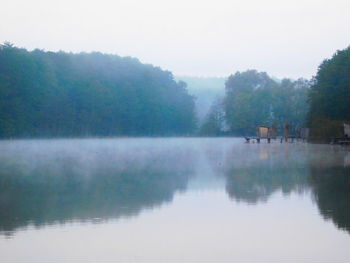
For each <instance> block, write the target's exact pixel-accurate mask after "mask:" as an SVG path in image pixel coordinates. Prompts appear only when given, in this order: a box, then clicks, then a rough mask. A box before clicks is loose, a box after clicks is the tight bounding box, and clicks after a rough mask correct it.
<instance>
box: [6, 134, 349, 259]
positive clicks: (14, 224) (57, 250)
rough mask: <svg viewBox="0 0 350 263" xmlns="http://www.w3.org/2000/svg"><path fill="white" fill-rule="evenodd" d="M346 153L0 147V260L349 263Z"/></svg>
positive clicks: (95, 145) (34, 144)
mask: <svg viewBox="0 0 350 263" xmlns="http://www.w3.org/2000/svg"><path fill="white" fill-rule="evenodd" d="M349 251H350V151H349V149H347V148H342V147H339V146H330V145H313V144H306V143H301V142H299V143H283V144H281V143H279V142H273V143H271V144H267V143H261V144H254V143H251V144H246V143H244V141H243V139H238V138H120V139H57V140H9V141H1V142H0V262H2V263H17V262H26V263H27V262H29V263H32V262H33V263H34V262H35V263H38V262H54V263H55V262H60V263H61V262H75V263H79V262H84V263H87V262H102V263H104V262H108V263H109V262H145V263H164V262H167V263H169V262H170V263H172V262H174V263H175V262H191V263H192V262H193V263H198V262H201V263H203V262H208V263H209V262H218V263H221V262H243V263H246V262H247V263H255V262H259V263H261V262H268V263H275V262H276V263H277V262H278V263H280V262H284V263H286V262H291V263H292V262H293V263H295V262H298V263H302V262H305V263H306V262H308V263H309V262H317V263H322V262H324V263H326V262H327V263H329V262H337V263H348V262H349V260H350V253H349Z"/></svg>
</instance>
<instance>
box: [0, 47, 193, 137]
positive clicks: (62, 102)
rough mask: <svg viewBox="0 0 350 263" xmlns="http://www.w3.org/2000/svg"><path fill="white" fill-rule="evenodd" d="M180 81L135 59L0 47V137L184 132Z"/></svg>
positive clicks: (186, 99) (187, 104) (189, 125)
mask: <svg viewBox="0 0 350 263" xmlns="http://www.w3.org/2000/svg"><path fill="white" fill-rule="evenodd" d="M195 125H196V117H195V102H194V98H193V97H192V96H190V95H189V94H188V92H187V90H186V84H185V83H184V82H181V81H179V82H176V81H175V80H174V77H173V75H172V74H171V73H170V72H168V71H163V70H161V69H160V68H158V67H154V66H152V65H145V64H142V63H140V62H139V61H138V60H137V59H135V58H130V57H119V56H116V55H106V54H102V53H98V52H94V53H79V54H72V53H65V52H45V51H42V50H34V51H30V52H29V51H27V50H25V49H21V48H17V47H14V46H13V45H11V44H8V43H5V44H3V45H0V137H1V138H11V137H17V138H18V137H71V136H115V135H121V136H123V135H132V136H141V135H142V136H153V135H186V134H189V133H191V132H192V131H193V129H194V128H195Z"/></svg>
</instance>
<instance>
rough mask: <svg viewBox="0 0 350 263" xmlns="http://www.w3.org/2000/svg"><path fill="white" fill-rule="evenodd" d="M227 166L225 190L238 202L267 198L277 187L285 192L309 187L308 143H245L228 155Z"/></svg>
mask: <svg viewBox="0 0 350 263" xmlns="http://www.w3.org/2000/svg"><path fill="white" fill-rule="evenodd" d="M228 158H229V160H227V161H226V163H227V164H228V165H227V166H226V167H225V168H224V174H225V177H226V191H227V193H228V194H229V196H230V197H231V198H232V199H234V200H236V201H244V202H247V203H252V204H254V203H257V202H259V201H263V202H264V201H267V200H268V198H269V197H270V196H271V195H272V194H273V193H274V192H275V191H278V190H281V191H282V192H283V193H284V194H289V193H291V192H292V191H298V192H303V191H305V189H307V175H308V148H307V147H305V145H293V146H292V147H288V145H279V144H272V145H246V146H245V147H244V148H243V147H242V149H240V150H239V151H237V149H233V150H232V152H231V154H229V155H228Z"/></svg>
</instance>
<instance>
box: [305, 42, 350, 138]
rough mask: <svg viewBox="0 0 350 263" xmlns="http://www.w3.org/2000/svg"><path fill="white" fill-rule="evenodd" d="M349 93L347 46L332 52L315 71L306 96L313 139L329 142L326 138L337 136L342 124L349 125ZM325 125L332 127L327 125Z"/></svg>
mask: <svg viewBox="0 0 350 263" xmlns="http://www.w3.org/2000/svg"><path fill="white" fill-rule="evenodd" d="M349 92H350V47H348V48H347V49H345V50H342V51H338V52H336V53H335V54H334V56H333V57H332V58H331V59H326V60H324V61H323V63H322V64H321V65H320V66H319V68H318V72H317V75H316V77H315V79H314V83H313V85H312V87H311V91H310V97H309V100H310V112H309V116H308V117H309V121H310V125H311V135H312V136H313V137H314V138H316V139H329V137H330V136H337V133H338V134H339V131H338V130H339V129H341V125H342V123H343V122H350V96H349ZM328 123H332V125H331V126H329V125H328ZM336 123H338V124H336ZM334 124H336V125H334Z"/></svg>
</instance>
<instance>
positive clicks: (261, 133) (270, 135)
mask: <svg viewBox="0 0 350 263" xmlns="http://www.w3.org/2000/svg"><path fill="white" fill-rule="evenodd" d="M308 137H309V128H300V129H297V128H296V129H295V132H294V135H291V134H290V125H289V124H288V123H286V124H285V125H284V131H283V136H281V138H280V142H281V143H282V142H283V141H284V142H294V140H302V141H306V140H307V138H308ZM244 138H245V140H246V143H249V142H251V141H252V142H254V141H256V142H257V143H260V141H261V140H263V139H266V140H267V143H271V140H276V139H277V128H276V126H274V125H273V126H271V127H267V126H259V127H258V130H257V136H256V137H244Z"/></svg>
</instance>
